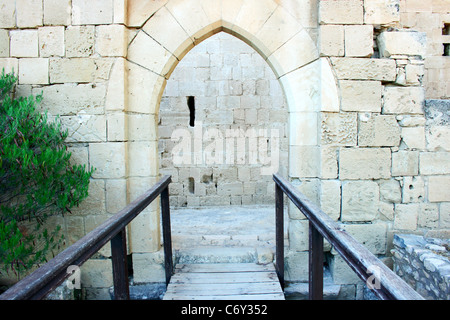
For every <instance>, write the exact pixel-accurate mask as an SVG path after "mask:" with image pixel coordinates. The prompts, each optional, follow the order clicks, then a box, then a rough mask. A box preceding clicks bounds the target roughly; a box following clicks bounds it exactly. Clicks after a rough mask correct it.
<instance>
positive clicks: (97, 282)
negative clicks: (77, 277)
mask: <svg viewBox="0 0 450 320" xmlns="http://www.w3.org/2000/svg"><path fill="white" fill-rule="evenodd" d="M80 273H81V285H82V287H85V288H109V287H111V286H112V285H113V277H112V275H113V272H112V263H111V260H109V259H106V260H97V259H89V260H88V261H86V262H85V263H84V264H83V265H82V266H81V272H80Z"/></svg>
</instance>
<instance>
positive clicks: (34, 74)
mask: <svg viewBox="0 0 450 320" xmlns="http://www.w3.org/2000/svg"><path fill="white" fill-rule="evenodd" d="M48 80H49V79H48V59H46V58H25V59H19V83H20V84H48Z"/></svg>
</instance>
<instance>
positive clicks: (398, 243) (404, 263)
mask: <svg viewBox="0 0 450 320" xmlns="http://www.w3.org/2000/svg"><path fill="white" fill-rule="evenodd" d="M449 248H450V242H449V240H448V239H447V240H443V239H435V238H425V237H422V236H417V235H412V234H398V235H395V236H394V249H393V250H392V251H393V254H394V271H395V272H396V273H397V274H398V275H399V276H400V277H401V278H402V279H403V280H405V281H406V282H407V283H408V284H409V285H410V286H411V287H412V288H413V289H414V290H416V291H417V292H418V293H419V294H420V295H422V296H423V297H424V298H425V299H428V300H449V299H450V261H449V257H450V251H449Z"/></svg>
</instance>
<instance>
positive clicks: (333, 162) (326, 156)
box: [320, 145, 338, 179]
mask: <svg viewBox="0 0 450 320" xmlns="http://www.w3.org/2000/svg"><path fill="white" fill-rule="evenodd" d="M320 154H321V177H322V178H323V179H336V178H337V177H338V147H335V146H327V145H323V146H321V148H320Z"/></svg>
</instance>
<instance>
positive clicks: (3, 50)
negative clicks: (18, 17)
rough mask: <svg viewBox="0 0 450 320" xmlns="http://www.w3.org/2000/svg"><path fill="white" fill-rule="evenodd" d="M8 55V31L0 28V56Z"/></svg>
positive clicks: (5, 56)
mask: <svg viewBox="0 0 450 320" xmlns="http://www.w3.org/2000/svg"><path fill="white" fill-rule="evenodd" d="M7 57H9V32H8V30H3V29H0V58H7Z"/></svg>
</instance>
